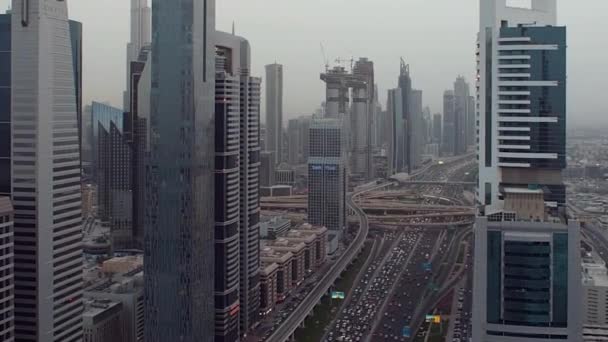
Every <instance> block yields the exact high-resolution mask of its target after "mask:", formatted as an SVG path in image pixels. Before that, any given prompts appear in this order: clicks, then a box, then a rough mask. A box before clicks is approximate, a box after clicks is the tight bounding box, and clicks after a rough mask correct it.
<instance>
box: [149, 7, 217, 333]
mask: <svg viewBox="0 0 608 342" xmlns="http://www.w3.org/2000/svg"><path fill="white" fill-rule="evenodd" d="M152 9H153V10H152V15H153V19H152V22H153V27H152V30H153V37H154V39H153V42H152V59H151V61H152V64H151V67H152V69H151V76H152V82H151V84H152V86H151V92H150V131H151V136H150V160H149V168H150V171H149V176H148V179H149V183H148V186H147V189H146V199H147V201H148V203H147V205H146V222H145V223H146V225H145V227H146V231H145V234H144V235H145V238H144V246H145V248H144V251H145V258H146V262H145V263H144V268H145V269H144V274H145V293H146V303H145V333H144V336H145V340H146V342H155V341H159V342H160V341H163V342H164V341H171V340H174V339H175V338H176V336H178V337H179V339H180V340H181V341H184V342H194V341H208V340H209V339H210V336H213V334H214V312H215V310H214V300H213V298H214V297H213V294H214V292H213V284H214V281H213V277H212V276H211V275H212V274H214V269H215V267H214V248H213V247H214V242H213V241H214V240H213V239H214V235H213V234H214V230H213V228H212V227H213V226H214V222H215V221H214V212H215V209H214V195H213V194H214V191H215V190H214V189H215V186H214V158H213V156H214V155H215V148H214V142H215V135H214V132H215V125H214V105H213V102H214V95H215V91H214V90H215V53H214V50H215V47H214V44H213V39H212V36H211V35H212V33H213V32H214V30H215V2H214V1H213V0H171V1H169V0H153V1H152ZM176 9H179V10H176Z"/></svg>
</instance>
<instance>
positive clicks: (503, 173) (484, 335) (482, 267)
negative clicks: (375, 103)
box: [473, 0, 582, 342]
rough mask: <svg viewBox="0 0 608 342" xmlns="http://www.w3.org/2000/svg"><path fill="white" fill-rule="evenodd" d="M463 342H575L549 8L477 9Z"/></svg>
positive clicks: (577, 310) (576, 306)
mask: <svg viewBox="0 0 608 342" xmlns="http://www.w3.org/2000/svg"><path fill="white" fill-rule="evenodd" d="M480 8H481V20H480V32H479V51H478V54H477V56H478V75H479V81H478V87H477V88H478V89H479V90H478V91H479V92H478V98H479V110H478V112H477V117H478V119H479V140H480V143H479V169H480V174H479V188H478V202H479V203H480V204H481V206H480V212H479V216H478V218H477V220H476V224H475V266H474V268H475V269H474V292H475V294H474V296H473V297H474V304H473V341H476V342H486V341H488V342H489V341H504V342H508V341H518V342H521V341H527V340H528V341H535V342H537V341H554V340H563V341H580V340H581V336H582V335H581V334H582V331H581V318H582V315H581V308H582V305H581V296H582V293H581V265H580V228H579V224H578V222H576V221H575V220H572V219H570V218H568V217H567V216H566V214H565V195H564V185H563V183H562V180H561V171H562V170H563V169H564V168H565V164H566V161H565V144H566V134H565V129H566V101H565V99H566V28H565V27H558V26H556V17H557V6H556V1H555V0H534V1H532V2H531V7H530V8H513V7H509V6H508V2H507V1H506V0H492V1H488V0H482V1H481V6H480Z"/></svg>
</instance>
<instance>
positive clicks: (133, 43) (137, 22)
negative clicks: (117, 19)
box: [124, 0, 152, 111]
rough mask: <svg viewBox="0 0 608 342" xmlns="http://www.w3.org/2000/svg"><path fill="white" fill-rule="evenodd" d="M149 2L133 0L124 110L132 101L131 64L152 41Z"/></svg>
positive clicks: (146, 0)
mask: <svg viewBox="0 0 608 342" xmlns="http://www.w3.org/2000/svg"><path fill="white" fill-rule="evenodd" d="M148 1H149V0H131V38H130V40H129V43H127V87H126V91H125V93H124V110H125V111H129V108H130V107H131V99H130V98H129V95H130V89H131V62H135V61H137V60H138V57H139V52H140V51H141V48H143V47H144V46H147V45H150V42H151V40H152V34H151V32H152V10H151V9H150V6H149V5H148Z"/></svg>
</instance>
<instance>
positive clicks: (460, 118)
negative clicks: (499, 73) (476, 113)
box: [454, 76, 473, 156]
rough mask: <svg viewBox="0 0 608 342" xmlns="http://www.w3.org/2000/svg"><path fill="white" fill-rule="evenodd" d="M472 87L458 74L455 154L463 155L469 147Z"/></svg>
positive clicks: (455, 101) (455, 94)
mask: <svg viewBox="0 0 608 342" xmlns="http://www.w3.org/2000/svg"><path fill="white" fill-rule="evenodd" d="M470 93H471V88H470V87H469V84H468V83H467V81H466V79H465V78H464V77H463V76H458V78H456V81H455V82H454V155H458V156H459V155H463V154H465V153H466V151H467V148H468V136H467V134H471V133H473V132H470V128H469V123H468V118H469V112H470V109H469V99H470V97H471V96H470Z"/></svg>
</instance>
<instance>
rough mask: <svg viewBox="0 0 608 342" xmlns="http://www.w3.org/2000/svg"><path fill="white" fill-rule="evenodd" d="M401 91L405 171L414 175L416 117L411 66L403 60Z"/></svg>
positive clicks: (400, 78)
mask: <svg viewBox="0 0 608 342" xmlns="http://www.w3.org/2000/svg"><path fill="white" fill-rule="evenodd" d="M399 89H400V93H401V123H402V124H403V132H404V139H405V140H404V150H403V153H404V156H405V160H404V162H403V163H404V164H403V171H404V172H407V173H412V170H413V165H414V156H413V151H414V148H413V146H414V134H415V133H414V116H413V115H412V112H411V110H412V103H411V102H412V78H411V77H410V66H409V65H408V64H405V61H404V60H403V58H402V59H401V67H400V69H399Z"/></svg>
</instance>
